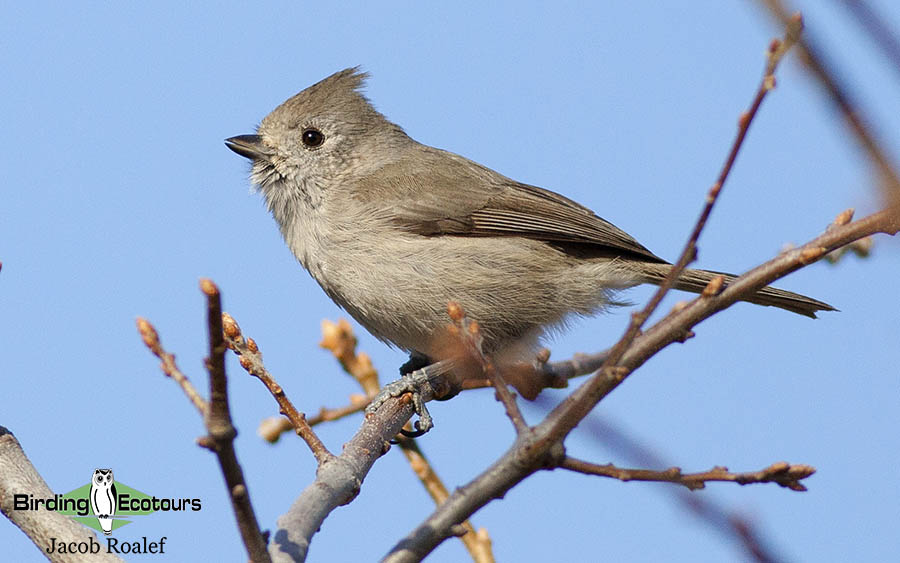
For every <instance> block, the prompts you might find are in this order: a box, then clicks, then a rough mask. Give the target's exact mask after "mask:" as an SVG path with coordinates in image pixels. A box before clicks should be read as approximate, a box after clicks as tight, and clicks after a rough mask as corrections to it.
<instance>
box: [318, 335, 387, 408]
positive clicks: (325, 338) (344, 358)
mask: <svg viewBox="0 0 900 563" xmlns="http://www.w3.org/2000/svg"><path fill="white" fill-rule="evenodd" d="M356 343H357V340H356V335H355V334H353V328H352V327H351V326H350V323H349V322H347V319H340V320H338V322H337V323H333V322H331V321H329V320H327V319H326V320H323V321H322V341H321V342H319V346H321V347H322V348H325V349H326V350H328V351H330V352H331V353H332V354H334V357H335V358H337V360H338V362H340V364H341V367H342V368H344V371H345V372H347V373H348V374H349V375H351V376H353V379H355V380H356V381H357V382H358V383H359V384H360V386H361V387H362V388H363V391H365V392H366V395H368V396H369V397H374V396H375V395H377V394H378V391H379V390H381V384H380V383H378V372H377V371H375V368H374V367H373V366H372V359H371V358H370V357H369V355H368V354H366V353H365V352H360V353H359V354H357V353H356Z"/></svg>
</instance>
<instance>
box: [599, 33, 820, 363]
mask: <svg viewBox="0 0 900 563" xmlns="http://www.w3.org/2000/svg"><path fill="white" fill-rule="evenodd" d="M785 26H786V29H787V31H786V32H785V36H784V40H783V41H779V40H778V39H773V40H772V42H771V43H770V45H769V51H768V54H767V56H766V67H765V72H764V73H763V77H762V80H761V81H760V84H759V88H758V89H757V91H756V95H755V96H754V98H753V101H752V102H751V103H750V108H749V109H748V110H747V111H746V112H744V113H743V114H742V115H741V117H740V119H739V120H738V132H737V135H736V137H735V139H734V142H733V143H732V145H731V150H730V151H729V152H728V156H727V157H726V158H725V163H724V164H723V165H722V170H721V171H720V172H719V177H718V178H717V179H716V181H715V183H714V184H713V185H712V187H711V188H710V189H709V193H708V194H707V196H706V203H705V204H704V206H703V210H702V211H701V212H700V216H699V217H698V218H697V222H696V223H695V224H694V229H693V231H692V232H691V234H690V236H689V237H688V241H687V243H686V244H685V246H684V250H682V251H681V255H680V256H679V258H678V260H677V261H676V262H675V264H674V265H673V266H672V269H671V270H670V271H669V274H668V275H667V276H666V279H665V280H664V281H663V282H662V283H661V284H659V287H658V288H657V290H656V292H655V293H654V294H653V297H651V298H650V301H648V302H647V305H646V306H645V307H644V308H643V310H641V311H640V312H639V313H632V316H631V323H630V324H629V325H628V328H627V329H626V331H625V334H624V335H623V336H622V338H621V339H620V340H619V341H618V342H616V344H615V345H614V346H613V347H612V349H611V350H610V351H609V356H608V357H607V358H606V361H605V362H604V364H603V365H604V367H605V368H610V367H611V366H614V365H615V364H616V363H617V362H618V361H619V359H620V358H621V357H622V354H624V353H625V351H626V350H627V349H628V347H629V346H630V345H631V343H632V341H634V339H635V338H636V337H637V335H638V334H639V333H640V331H641V327H643V326H644V323H646V322H647V319H648V318H650V315H652V314H653V312H654V311H655V310H656V308H657V307H658V306H659V304H660V302H662V300H663V297H665V295H666V293H668V291H669V290H670V289H671V288H672V286H673V285H674V284H675V282H676V280H678V278H679V276H681V273H682V272H683V271H684V269H685V268H686V267H687V265H688V264H689V263H691V262H693V261H694V258H695V257H696V254H697V241H698V240H699V239H700V233H701V232H703V228H704V227H705V226H706V221H707V219H709V215H710V213H712V209H713V206H714V205H715V203H716V201H717V200H718V198H719V195H720V194H721V193H722V188H723V187H724V186H725V181H726V180H728V176H729V174H730V173H731V169H732V168H733V167H734V163H735V160H737V155H738V153H739V152H740V150H741V147H742V146H743V144H744V139H746V137H747V132H748V131H749V130H750V124H751V123H753V119H754V118H755V117H756V114H757V113H758V112H759V108H760V106H761V105H762V102H763V100H764V99H765V97H766V94H768V93H769V92H770V91H771V90H773V89H774V88H775V69H776V68H777V67H778V63H780V62H781V60H782V59H783V58H784V55H785V54H786V53H787V51H788V50H789V49H790V48H791V46H792V45H794V43H796V41H797V38H798V37H799V35H800V33H801V31H802V29H803V21H802V19H800V18H799V17H797V18H791V19H790V20H789V21H787V22H785Z"/></svg>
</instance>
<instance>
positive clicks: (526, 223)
mask: <svg viewBox="0 0 900 563" xmlns="http://www.w3.org/2000/svg"><path fill="white" fill-rule="evenodd" d="M423 154H424V155H425V156H426V158H424V159H423V158H419V159H418V161H417V164H416V166H415V167H412V166H410V165H409V163H404V162H400V163H396V164H389V165H387V166H384V167H383V168H381V169H380V170H378V171H377V172H375V173H374V174H371V175H369V176H368V177H367V178H366V180H365V181H363V182H359V183H358V184H357V185H356V186H355V188H354V189H353V194H354V197H355V198H356V199H358V200H361V201H363V202H364V203H367V204H369V205H370V208H371V209H387V210H389V211H387V213H388V214H389V217H390V220H391V221H392V222H394V223H395V224H396V225H397V226H398V227H399V228H401V229H404V230H406V231H409V232H412V233H416V234H420V235H424V236H436V235H455V236H497V237H499V236H517V237H525V238H530V239H534V240H540V241H545V242H548V243H552V244H555V245H557V246H559V247H560V248H562V249H564V250H568V251H572V252H590V253H603V254H608V255H620V254H628V255H630V256H632V257H634V258H640V259H644V260H648V261H652V262H663V260H662V259H661V258H659V257H657V256H656V255H655V254H653V253H652V252H650V251H649V250H647V249H646V248H645V247H644V246H643V245H641V244H640V243H639V242H637V241H636V240H635V239H634V238H633V237H631V236H630V235H629V234H628V233H626V232H625V231H623V230H622V229H620V228H618V227H616V226H615V225H613V224H612V223H610V222H608V221H606V220H604V219H601V218H600V217H598V216H597V215H596V214H594V212H593V211H591V210H590V209H588V208H587V207H584V206H583V205H580V204H578V203H576V202H574V201H572V200H571V199H569V198H566V197H564V196H561V195H559V194H557V193H555V192H551V191H549V190H545V189H543V188H538V187H536V186H530V185H527V184H521V183H518V182H515V181H514V180H510V179H509V178H506V177H504V176H502V175H500V174H498V173H496V172H494V171H493V170H490V169H488V168H485V167H483V166H481V165H479V164H476V163H474V162H471V161H469V160H466V159H464V158H462V157H460V156H457V155H455V154H452V153H448V152H444V151H438V150H437V149H430V150H429V152H425V153H421V152H420V153H419V156H420V157H421V156H422V155H423ZM428 157H430V158H428ZM413 169H415V170H417V172H416V173H415V174H412V173H410V172H409V170H413Z"/></svg>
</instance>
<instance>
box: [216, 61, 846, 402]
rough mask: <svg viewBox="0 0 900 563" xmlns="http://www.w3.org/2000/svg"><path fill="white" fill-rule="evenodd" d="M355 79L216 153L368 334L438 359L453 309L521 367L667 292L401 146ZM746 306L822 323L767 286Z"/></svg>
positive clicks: (572, 218)
mask: <svg viewBox="0 0 900 563" xmlns="http://www.w3.org/2000/svg"><path fill="white" fill-rule="evenodd" d="M366 76H367V75H366V74H365V73H362V72H360V71H359V69H358V68H350V69H346V70H343V71H340V72H338V73H336V74H333V75H331V76H329V77H328V78H326V79H324V80H322V81H321V82H319V83H317V84H314V85H313V86H310V87H309V88H307V89H306V90H303V91H302V92H300V93H299V94H297V95H296V96H294V97H292V98H290V99H289V100H287V101H286V102H284V103H283V104H281V105H280V106H279V107H277V108H276V109H275V110H274V111H273V112H272V113H270V114H269V115H268V116H266V118H265V119H263V121H262V123H261V124H260V126H259V128H258V129H257V132H256V134H255V135H241V136H238V137H232V138H230V139H227V140H226V141H225V142H226V144H227V146H228V148H230V149H231V150H233V151H234V152H236V153H238V154H239V155H241V156H244V157H247V158H249V159H251V160H252V161H253V168H252V173H251V179H252V182H253V183H254V184H255V185H256V186H258V187H259V190H260V191H261V192H262V194H263V196H264V197H265V200H266V203H267V204H268V207H269V210H270V211H271V212H272V215H273V216H274V217H275V220H276V221H277V222H278V226H279V228H280V229H281V234H282V235H283V236H284V240H285V242H287V245H288V246H289V247H290V249H291V251H292V252H293V253H294V256H296V257H297V259H298V260H299V261H300V263H301V264H303V267H304V268H306V269H307V270H308V271H309V273H310V274H311V275H312V276H313V278H315V280H316V281H317V282H319V285H321V286H322V289H324V290H325V293H327V294H328V296H329V297H331V298H332V299H333V300H334V301H335V302H336V303H337V304H338V305H339V306H341V307H342V308H344V309H345V310H346V311H347V312H348V313H350V315H352V316H353V318H354V319H356V320H357V321H358V322H359V323H360V324H361V325H363V326H364V327H366V329H368V330H369V332H371V333H372V334H373V335H375V336H376V337H378V338H379V339H381V340H383V341H385V342H388V343H390V344H393V345H395V346H397V347H399V348H401V349H403V350H406V351H408V352H410V353H412V354H414V355H415V356H418V357H420V358H429V359H431V360H437V359H440V356H441V354H442V350H444V349H445V345H443V344H442V343H441V342H440V340H441V338H439V335H441V334H442V329H443V328H445V327H446V326H447V324H448V322H449V319H448V316H447V312H446V311H447V304H448V303H449V302H451V301H452V302H457V303H459V304H460V305H461V306H462V309H463V310H464V311H465V313H466V314H467V316H468V317H469V318H471V319H475V320H477V321H478V323H479V325H480V327H481V330H482V333H483V336H484V342H483V347H484V351H485V352H486V353H489V354H493V355H495V356H496V357H504V356H505V357H518V358H520V359H524V358H525V357H527V354H532V356H531V357H532V358H533V352H534V350H535V349H536V346H537V342H538V338H539V337H540V336H541V335H542V334H543V333H544V332H545V331H546V330H547V329H549V328H552V327H558V326H561V325H562V324H564V322H565V320H566V319H567V318H568V317H570V316H572V315H593V314H596V313H598V312H600V311H602V310H604V309H605V308H608V307H610V306H614V305H621V304H622V303H621V302H617V301H616V300H615V297H614V296H615V293H616V291H617V290H620V289H624V288H628V287H632V286H635V285H638V284H642V283H651V284H659V283H661V282H662V281H663V279H665V277H666V274H667V273H668V272H669V270H670V268H671V265H670V264H669V263H667V262H666V261H665V260H663V259H662V258H659V257H658V256H656V255H655V254H653V253H652V252H650V251H649V250H647V249H646V248H644V246H642V245H641V244H640V243H638V242H637V241H636V240H635V239H634V238H632V237H631V236H630V235H628V234H627V233H625V232H624V231H622V230H621V229H619V228H617V227H616V226H615V225H613V224H612V223H609V222H608V221H605V220H603V219H601V218H600V217H598V216H597V215H595V214H594V213H593V212H592V211H591V210H590V209H588V208H586V207H584V206H582V205H579V204H578V203H575V202H574V201H572V200H570V199H568V198H566V197H563V196H561V195H559V194H557V193H555V192H551V191H549V190H545V189H542V188H538V187H535V186H529V185H527V184H522V183H519V182H516V181H515V180H511V179H509V178H507V177H505V176H502V175H501V174H498V173H497V172H494V171H493V170H491V169H489V168H486V167H484V166H482V165H480V164H477V163H475V162H472V161H471V160H468V159H466V158H463V157H461V156H459V155H456V154H453V153H450V152H447V151H443V150H440V149H436V148H433V147H429V146H426V145H423V144H421V143H418V142H416V141H414V140H413V139H411V138H410V137H409V136H408V135H407V134H406V133H404V131H403V129H401V128H400V127H399V126H398V125H395V124H393V123H391V122H390V121H388V120H387V119H385V117H384V116H383V115H382V114H380V113H379V112H378V111H376V110H375V108H374V107H372V105H371V104H370V103H369V101H368V100H367V99H366V98H365V97H364V96H363V94H362V93H361V92H360V90H361V88H362V86H363V82H364V80H365V78H366ZM717 275H719V273H718V272H710V271H706V270H693V269H689V270H686V271H685V272H684V273H683V274H682V276H681V277H680V278H679V280H678V282H677V283H676V285H675V287H676V288H678V289H681V290H686V291H691V292H694V293H698V292H701V291H702V290H703V289H704V287H706V285H707V283H708V282H709V281H710V280H711V279H712V278H713V277H714V276H717ZM733 279H734V277H733V276H730V275H726V276H725V280H726V283H728V282H730V281H731V280H733ZM747 301H749V302H751V303H756V304H759V305H770V306H775V307H780V308H782V309H786V310H788V311H792V312H794V313H799V314H801V315H806V316H809V317H815V313H816V311H831V310H834V309H833V308H832V307H831V306H830V305H828V304H826V303H823V302H821V301H817V300H815V299H811V298H809V297H805V296H803V295H798V294H796V293H791V292H789V291H783V290H781V289H776V288H773V287H765V288H763V289H761V290H759V291H758V292H757V293H756V294H755V295H753V296H751V297H748V298H747ZM442 346H444V347H442ZM517 387H519V386H518V385H517ZM520 391H521V389H520Z"/></svg>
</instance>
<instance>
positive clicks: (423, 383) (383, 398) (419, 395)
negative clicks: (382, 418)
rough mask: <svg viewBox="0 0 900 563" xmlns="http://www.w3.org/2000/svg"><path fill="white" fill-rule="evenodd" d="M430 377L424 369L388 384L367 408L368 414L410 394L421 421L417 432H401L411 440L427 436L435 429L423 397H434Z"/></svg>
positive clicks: (416, 425)
mask: <svg viewBox="0 0 900 563" xmlns="http://www.w3.org/2000/svg"><path fill="white" fill-rule="evenodd" d="M430 377H431V376H430V375H429V374H428V372H427V370H426V369H424V368H423V369H419V370H416V371H414V372H412V373H410V374H408V375H404V376H402V377H401V378H400V379H398V380H397V381H392V382H390V383H388V384H387V385H385V386H384V387H383V388H382V389H381V392H380V393H378V395H377V396H376V397H375V398H374V399H372V402H371V403H369V406H368V407H366V414H372V413H374V412H375V411H377V410H378V409H379V408H380V407H381V405H383V404H384V403H386V402H387V401H388V400H389V399H392V398H394V397H399V396H401V395H403V394H405V393H410V394H411V395H412V402H413V409H414V410H415V412H416V414H417V415H419V420H418V421H416V423H415V431H412V432H411V431H409V430H401V431H400V432H401V433H402V434H403V435H404V436H407V437H410V438H416V437H418V436H421V435H422V434H425V433H426V432H428V431H429V430H431V429H432V428H433V427H434V421H433V420H432V418H431V414H429V412H428V409H427V408H426V407H425V400H424V399H423V395H427V396H428V397H429V398H430V397H432V396H433V395H434V390H433V389H432V387H431V381H430Z"/></svg>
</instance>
